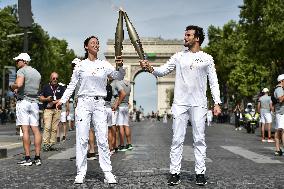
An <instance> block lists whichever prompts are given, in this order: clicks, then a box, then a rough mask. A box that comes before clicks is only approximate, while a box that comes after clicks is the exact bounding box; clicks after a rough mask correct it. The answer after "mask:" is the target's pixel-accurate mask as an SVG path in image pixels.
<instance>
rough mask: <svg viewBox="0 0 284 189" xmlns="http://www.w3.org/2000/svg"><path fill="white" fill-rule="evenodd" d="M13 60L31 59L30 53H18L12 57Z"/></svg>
mask: <svg viewBox="0 0 284 189" xmlns="http://www.w3.org/2000/svg"><path fill="white" fill-rule="evenodd" d="M13 59H14V60H24V61H27V62H29V61H31V58H30V55H28V53H20V54H19V55H18V56H16V57H15V58H13Z"/></svg>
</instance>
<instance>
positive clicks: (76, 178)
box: [74, 175, 85, 184]
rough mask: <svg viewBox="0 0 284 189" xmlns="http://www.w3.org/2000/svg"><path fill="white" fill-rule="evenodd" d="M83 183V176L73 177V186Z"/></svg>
mask: <svg viewBox="0 0 284 189" xmlns="http://www.w3.org/2000/svg"><path fill="white" fill-rule="evenodd" d="M84 181H85V175H77V176H76V177H75V181H74V184H83V183H84Z"/></svg>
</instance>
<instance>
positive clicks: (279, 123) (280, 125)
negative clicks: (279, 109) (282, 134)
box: [275, 114, 284, 129]
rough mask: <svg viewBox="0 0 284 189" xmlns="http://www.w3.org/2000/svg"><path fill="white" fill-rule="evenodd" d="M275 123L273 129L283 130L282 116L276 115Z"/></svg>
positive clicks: (283, 117)
mask: <svg viewBox="0 0 284 189" xmlns="http://www.w3.org/2000/svg"><path fill="white" fill-rule="evenodd" d="M275 122H276V124H275V129H284V114H283V115H281V114H276V117H275Z"/></svg>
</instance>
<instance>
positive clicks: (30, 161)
mask: <svg viewBox="0 0 284 189" xmlns="http://www.w3.org/2000/svg"><path fill="white" fill-rule="evenodd" d="M17 164H18V165H22V166H32V165H33V161H32V160H31V159H24V160H22V161H19V162H18V163H17Z"/></svg>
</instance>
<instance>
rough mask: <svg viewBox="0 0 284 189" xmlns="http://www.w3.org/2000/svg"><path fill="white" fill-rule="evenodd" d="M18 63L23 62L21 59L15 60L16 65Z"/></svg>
mask: <svg viewBox="0 0 284 189" xmlns="http://www.w3.org/2000/svg"><path fill="white" fill-rule="evenodd" d="M20 61H24V60H22V59H18V60H16V63H18V62H20Z"/></svg>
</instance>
